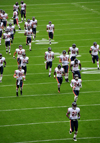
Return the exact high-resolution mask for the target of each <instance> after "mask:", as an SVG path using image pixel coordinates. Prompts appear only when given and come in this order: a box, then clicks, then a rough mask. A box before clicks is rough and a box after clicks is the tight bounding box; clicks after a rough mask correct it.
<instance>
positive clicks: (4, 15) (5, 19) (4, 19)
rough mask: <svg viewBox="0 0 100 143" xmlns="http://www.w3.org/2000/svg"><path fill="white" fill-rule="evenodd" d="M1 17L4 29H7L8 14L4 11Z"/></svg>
mask: <svg viewBox="0 0 100 143" xmlns="http://www.w3.org/2000/svg"><path fill="white" fill-rule="evenodd" d="M1 18H2V22H3V26H4V30H5V29H6V27H7V19H8V14H7V13H5V11H3V12H2V14H1Z"/></svg>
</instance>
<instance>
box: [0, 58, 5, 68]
mask: <svg viewBox="0 0 100 143" xmlns="http://www.w3.org/2000/svg"><path fill="white" fill-rule="evenodd" d="M4 61H5V57H2V58H1V59H0V67H2V66H3V62H4Z"/></svg>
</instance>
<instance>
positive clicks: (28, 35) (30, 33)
mask: <svg viewBox="0 0 100 143" xmlns="http://www.w3.org/2000/svg"><path fill="white" fill-rule="evenodd" d="M25 33H26V36H27V37H30V38H31V36H32V29H30V30H25Z"/></svg>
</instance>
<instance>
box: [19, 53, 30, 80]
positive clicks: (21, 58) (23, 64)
mask: <svg viewBox="0 0 100 143" xmlns="http://www.w3.org/2000/svg"><path fill="white" fill-rule="evenodd" d="M28 60H29V57H26V54H25V53H23V54H22V57H20V63H21V67H22V69H23V70H24V75H25V79H26V72H27V67H26V64H28Z"/></svg>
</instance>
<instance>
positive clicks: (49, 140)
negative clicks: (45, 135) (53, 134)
mask: <svg viewBox="0 0 100 143" xmlns="http://www.w3.org/2000/svg"><path fill="white" fill-rule="evenodd" d="M99 138H100V137H81V138H77V139H78V140H89V139H99ZM68 140H73V138H62V139H46V140H34V141H22V142H14V143H39V142H52V141H53V142H54V141H68Z"/></svg>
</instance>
